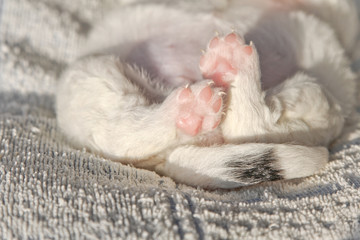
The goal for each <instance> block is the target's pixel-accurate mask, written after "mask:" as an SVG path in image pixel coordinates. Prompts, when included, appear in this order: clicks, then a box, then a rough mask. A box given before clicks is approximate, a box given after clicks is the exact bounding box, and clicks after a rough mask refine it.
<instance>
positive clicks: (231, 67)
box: [199, 33, 254, 87]
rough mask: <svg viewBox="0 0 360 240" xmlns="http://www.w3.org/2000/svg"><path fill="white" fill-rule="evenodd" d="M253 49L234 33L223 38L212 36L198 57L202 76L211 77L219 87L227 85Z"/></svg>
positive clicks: (251, 53)
mask: <svg viewBox="0 0 360 240" xmlns="http://www.w3.org/2000/svg"><path fill="white" fill-rule="evenodd" d="M253 51H254V48H253V46H252V44H250V45H246V44H245V42H244V40H243V39H242V38H240V37H239V36H238V35H237V34H235V33H230V34H228V35H227V36H225V37H223V38H219V37H214V38H213V39H212V40H211V41H210V43H209V45H208V48H207V51H206V52H205V53H204V55H203V56H202V57H201V59H200V64H199V66H200V70H201V72H202V74H203V77H204V78H206V79H212V80H213V81H214V82H215V84H216V85H217V86H219V87H228V85H229V82H230V81H232V78H233V77H234V75H236V74H237V73H238V71H239V70H240V69H241V68H242V67H243V65H244V63H245V62H246V61H247V58H249V57H250V56H252V55H253Z"/></svg>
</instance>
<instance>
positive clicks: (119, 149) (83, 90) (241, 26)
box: [56, 0, 358, 188]
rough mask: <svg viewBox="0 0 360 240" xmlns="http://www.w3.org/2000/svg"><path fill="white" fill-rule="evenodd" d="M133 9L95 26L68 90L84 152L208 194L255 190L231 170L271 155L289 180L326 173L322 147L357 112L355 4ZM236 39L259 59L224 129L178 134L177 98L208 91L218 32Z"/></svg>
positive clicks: (64, 102) (66, 80) (72, 128)
mask: <svg viewBox="0 0 360 240" xmlns="http://www.w3.org/2000/svg"><path fill="white" fill-rule="evenodd" d="M132 2H133V3H131V4H130V3H129V4H128V5H125V6H123V7H122V8H121V9H120V10H116V11H114V12H113V13H109V14H108V16H107V17H106V18H105V19H104V21H103V22H101V23H99V24H97V25H96V26H95V28H94V30H93V32H92V33H91V35H90V36H89V40H88V42H87V43H86V47H85V48H84V49H83V50H82V51H81V55H82V56H81V57H80V58H79V60H78V61H77V62H75V63H73V64H71V65H70V66H69V68H68V69H67V71H66V72H65V73H64V74H63V76H62V79H61V81H60V83H59V87H58V93H57V106H56V108H57V117H58V124H59V126H60V128H61V129H62V131H63V132H64V133H65V135H66V136H67V137H68V138H69V139H70V140H71V141H72V142H73V143H74V144H75V145H76V146H84V147H87V148H89V149H90V150H92V151H95V152H97V153H100V154H103V155H105V156H107V157H109V158H111V159H112V160H114V161H120V162H123V163H131V164H134V165H135V166H139V167H146V168H149V169H154V170H156V171H158V172H160V173H162V174H164V175H168V176H171V177H173V178H174V179H176V180H177V181H180V182H185V183H187V184H190V185H195V186H203V187H220V188H221V187H223V188H229V187H237V186H243V185H246V184H247V183H244V182H241V181H240V180H236V179H233V178H231V176H230V175H227V172H228V169H226V166H225V165H224V164H225V162H226V161H225V160H224V159H232V158H233V156H235V155H239V156H248V155H246V153H247V152H250V153H254V154H255V153H258V155H259V156H260V155H261V153H264V152H266V151H270V150H271V151H272V152H274V153H275V155H276V157H277V162H276V164H274V166H272V167H274V168H276V169H278V170H279V171H280V172H281V175H282V176H283V177H284V178H297V177H304V176H308V175H311V174H313V173H314V172H316V171H318V169H320V168H321V167H323V166H324V164H325V163H326V162H327V157H328V156H327V151H326V150H325V148H324V147H327V146H328V145H329V144H330V143H332V142H333V141H334V140H335V139H336V138H337V137H339V135H340V133H341V131H342V129H343V127H344V124H346V121H347V118H348V116H350V114H351V113H352V112H353V111H354V103H355V89H356V87H355V78H356V76H355V75H354V74H353V73H352V71H351V69H350V67H349V65H350V63H349V60H348V58H347V56H346V52H350V51H351V49H352V48H353V47H354V46H355V37H356V35H357V33H358V25H357V20H356V12H355V10H354V9H355V8H352V7H351V6H353V4H354V3H353V1H351V0H337V1H336V0H334V1H328V0H316V1H310V0H299V1H286V0H284V1H276V0H273V1H272V0H254V1H250V0H241V1H240V0H239V1H221V2H219V1H210V0H201V1H197V2H196V3H193V1H165V0H164V1H154V2H158V3H153V2H152V1H147V2H143V3H141V4H136V3H134V2H136V1H132ZM139 2H141V1H139ZM159 2H160V3H159ZM294 2H295V3H298V4H294ZM338 9H340V11H338ZM339 19H341V21H340V20H339ZM233 30H234V31H235V32H237V33H238V34H240V35H242V36H245V38H246V40H248V41H250V40H251V41H253V42H254V44H255V47H256V50H257V51H255V52H254V54H253V55H252V56H251V57H250V58H249V59H248V61H247V62H246V64H245V65H246V66H244V68H243V69H242V70H241V71H239V73H238V75H236V76H235V78H234V81H233V82H232V84H231V88H230V90H229V92H228V94H227V96H226V98H224V100H225V107H224V111H225V115H226V116H225V117H224V119H223V121H222V123H221V125H220V126H219V127H218V129H217V130H215V131H213V132H208V133H205V134H203V135H200V136H197V137H189V136H187V135H186V134H183V133H181V131H179V130H178V129H177V128H176V125H175V120H174V119H175V118H176V114H177V112H178V111H179V109H178V106H177V103H176V98H177V96H178V93H179V91H180V90H181V89H183V86H185V85H186V84H192V85H191V87H192V89H195V88H196V87H197V86H199V85H197V84H202V83H201V81H203V79H202V76H201V73H200V70H199V67H198V63H199V59H200V56H201V52H200V49H202V48H205V47H206V45H207V43H208V41H209V40H210V39H211V38H212V37H213V36H214V34H215V31H218V32H219V33H220V34H227V33H229V32H231V31H233ZM338 39H340V42H339V41H338ZM254 49H255V48H254ZM261 80H262V82H261ZM216 91H218V90H216ZM260 143H261V144H260ZM274 143H276V144H274ZM281 144H284V145H281ZM289 144H295V145H289ZM300 145H303V146H300ZM316 146H323V147H316ZM255 155H256V154H255ZM230 156H231V158H230ZM241 161H245V162H247V161H250V162H251V159H242V160H241Z"/></svg>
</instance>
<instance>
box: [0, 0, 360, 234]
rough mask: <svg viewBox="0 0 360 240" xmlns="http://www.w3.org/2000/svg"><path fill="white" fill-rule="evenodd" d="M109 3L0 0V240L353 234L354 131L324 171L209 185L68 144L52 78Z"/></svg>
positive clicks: (357, 144) (357, 176)
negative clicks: (226, 187)
mask: <svg viewBox="0 0 360 240" xmlns="http://www.w3.org/2000/svg"><path fill="white" fill-rule="evenodd" d="M112 2H115V0H114V1H111V0H107V1H101V0H76V1H74V0H4V1H1V0H0V11H1V13H0V64H1V65H0V67H1V71H0V239H69V238H72V239H111V238H116V239H125V238H126V239H135V238H141V239H360V189H359V188H360V138H359V137H360V134H358V132H357V131H355V130H354V131H353V132H351V134H349V136H351V139H352V140H351V141H347V142H346V143H345V144H340V145H337V146H336V147H334V148H333V150H332V153H331V162H330V163H329V164H328V165H327V167H326V168H325V169H324V170H322V171H321V172H320V173H319V174H317V175H314V176H311V177H308V178H305V179H298V180H293V181H279V182H272V183H266V184H260V185H255V186H251V187H246V188H240V189H235V190H232V191H220V190H218V191H205V190H202V189H196V188H191V187H188V186H185V185H181V184H176V183H174V182H173V181H172V180H171V179H169V178H165V177H160V176H158V175H157V174H155V173H153V172H150V171H146V170H141V169H135V168H133V167H130V166H125V165H122V164H119V163H113V162H110V161H108V160H106V159H104V158H102V157H99V156H96V155H93V154H90V153H88V152H86V151H85V150H76V149H74V148H72V147H71V146H69V145H68V144H67V143H66V141H65V140H64V139H63V137H62V136H61V134H60V133H59V132H58V129H57V127H56V121H55V112H54V96H53V94H54V92H55V91H56V88H55V86H56V79H57V77H58V75H59V73H60V72H61V69H63V68H64V67H65V66H66V64H67V63H68V62H69V61H71V60H72V59H74V56H75V53H76V49H77V46H78V43H79V41H80V40H81V39H82V38H84V37H86V34H87V33H88V32H89V30H90V27H91V21H92V20H93V19H96V18H98V17H100V16H101V14H102V13H103V11H104V10H105V9H106V8H107V5H108V4H109V3H112Z"/></svg>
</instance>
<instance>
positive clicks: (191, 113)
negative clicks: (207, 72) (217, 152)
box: [176, 84, 223, 136]
mask: <svg viewBox="0 0 360 240" xmlns="http://www.w3.org/2000/svg"><path fill="white" fill-rule="evenodd" d="M177 103H178V105H179V106H178V107H179V112H178V115H177V118H176V126H177V128H178V129H180V130H181V131H182V132H184V133H185V134H187V135H190V136H196V135H198V134H200V133H203V132H208V131H211V130H213V129H215V128H216V127H217V126H218V125H219V123H220V121H221V116H222V114H221V109H222V103H223V102H222V98H221V96H220V95H219V94H218V92H217V90H214V89H212V88H211V87H210V86H208V85H205V86H204V84H202V85H200V84H197V85H194V86H191V87H188V88H183V89H181V90H180V92H179V93H178V97H177Z"/></svg>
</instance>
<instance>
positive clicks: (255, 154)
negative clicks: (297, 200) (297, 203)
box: [162, 143, 329, 188]
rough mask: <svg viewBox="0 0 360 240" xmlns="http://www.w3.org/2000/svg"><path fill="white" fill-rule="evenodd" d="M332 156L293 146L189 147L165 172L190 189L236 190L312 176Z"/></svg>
mask: <svg viewBox="0 0 360 240" xmlns="http://www.w3.org/2000/svg"><path fill="white" fill-rule="evenodd" d="M328 155H329V152H328V150H327V149H326V148H324V147H307V146H300V145H289V144H260V143H249V144H242V145H222V146H217V147H194V146H188V147H181V148H178V149H176V150H175V151H174V152H173V153H172V154H171V155H170V157H169V159H168V160H167V161H166V163H165V166H164V168H163V169H162V170H163V173H165V175H168V176H170V177H172V178H174V179H175V180H177V181H179V182H183V183H186V184H189V185H193V186H201V187H205V188H234V187H241V186H248V185H252V184H257V183H260V182H266V181H275V180H281V179H292V178H301V177H306V176H309V175H312V174H314V173H316V172H317V171H318V170H320V169H321V168H323V167H324V166H325V164H326V163H327V161H328V158H329V156H328Z"/></svg>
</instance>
